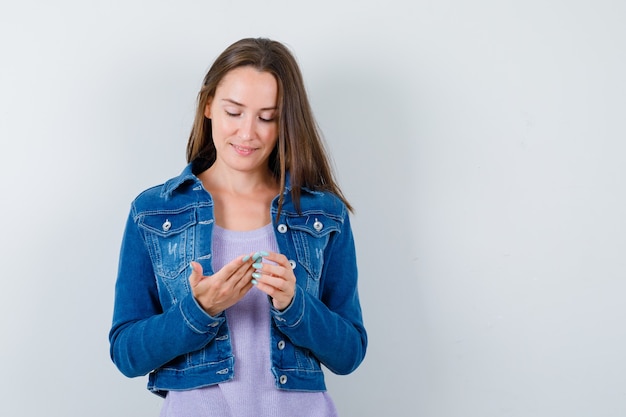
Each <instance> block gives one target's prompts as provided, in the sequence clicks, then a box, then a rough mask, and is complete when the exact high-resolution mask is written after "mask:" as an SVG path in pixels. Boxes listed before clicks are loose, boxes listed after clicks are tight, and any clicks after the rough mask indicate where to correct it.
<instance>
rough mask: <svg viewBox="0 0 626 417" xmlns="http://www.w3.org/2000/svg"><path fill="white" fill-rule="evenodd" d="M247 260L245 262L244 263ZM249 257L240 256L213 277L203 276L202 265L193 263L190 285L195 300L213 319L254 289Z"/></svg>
mask: <svg viewBox="0 0 626 417" xmlns="http://www.w3.org/2000/svg"><path fill="white" fill-rule="evenodd" d="M244 259H245V261H244ZM253 263H254V260H252V259H251V258H250V257H249V256H246V257H244V256H240V257H238V258H236V259H234V260H232V261H231V262H229V263H228V264H226V265H224V267H223V268H222V269H220V270H219V271H218V272H216V273H215V274H213V275H211V276H204V275H203V274H202V265H200V264H199V263H198V262H193V261H192V262H191V268H192V272H191V275H190V276H189V284H191V291H192V293H193V296H194V298H195V299H196V301H198V303H199V304H200V306H201V307H202V308H203V309H204V311H206V312H207V314H209V315H211V316H212V317H215V316H217V315H218V314H220V313H221V312H222V311H224V310H226V309H227V308H228V307H230V306H232V305H234V304H236V303H237V302H238V301H239V300H241V299H242V298H243V296H244V295H246V293H247V292H248V291H250V288H252V282H251V274H252V272H254V268H253V267H252V264H253Z"/></svg>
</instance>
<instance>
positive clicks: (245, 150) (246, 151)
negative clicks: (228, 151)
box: [231, 143, 258, 156]
mask: <svg viewBox="0 0 626 417" xmlns="http://www.w3.org/2000/svg"><path fill="white" fill-rule="evenodd" d="M231 145H232V147H233V149H234V150H235V152H237V153H238V154H239V155H243V156H247V155H250V154H252V153H253V152H254V151H256V150H257V149H258V148H252V147H250V146H241V145H235V144H234V143H231Z"/></svg>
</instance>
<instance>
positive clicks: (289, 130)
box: [187, 38, 352, 213]
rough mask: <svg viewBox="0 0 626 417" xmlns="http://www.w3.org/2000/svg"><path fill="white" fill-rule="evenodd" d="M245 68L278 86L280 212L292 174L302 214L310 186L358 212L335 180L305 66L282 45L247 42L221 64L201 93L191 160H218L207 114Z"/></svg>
mask: <svg viewBox="0 0 626 417" xmlns="http://www.w3.org/2000/svg"><path fill="white" fill-rule="evenodd" d="M243 66H251V67H253V68H255V69H257V70H259V71H265V72H269V73H270V74H272V75H273V76H274V78H276V82H277V84H278V141H277V143H276V148H275V149H274V151H273V152H272V154H271V155H270V158H269V169H270V171H271V172H272V174H273V175H274V178H276V180H277V181H278V183H279V185H280V190H281V192H280V200H279V210H278V212H279V213H280V210H281V208H282V204H283V194H284V190H285V180H286V174H287V172H289V174H290V176H291V196H292V199H293V202H294V205H295V207H296V210H298V211H300V194H301V189H302V187H306V188H309V189H311V190H317V191H330V192H332V193H334V194H335V195H336V196H337V197H339V198H340V199H341V200H342V201H343V203H344V204H345V205H346V207H347V208H348V209H349V210H350V211H352V206H351V205H350V204H349V203H348V201H347V199H346V198H345V196H344V195H343V193H342V192H341V190H340V188H339V186H338V185H337V182H336V181H335V178H334V174H333V171H332V168H331V164H330V159H329V157H328V153H327V151H326V149H325V147H324V144H323V142H322V138H321V135H320V131H319V128H318V126H317V124H316V122H315V119H314V117H313V112H312V111H311V106H310V104H309V100H308V97H307V94H306V90H305V87H304V82H303V79H302V74H301V72H300V68H299V67H298V64H297V62H296V60H295V58H294V56H293V55H292V54H291V52H290V51H289V50H288V49H287V48H286V47H285V46H284V45H283V44H281V43H280V42H277V41H273V40H270V39H265V38H245V39H241V40H239V41H237V42H235V43H234V44H232V45H230V46H229V47H228V48H226V50H224V52H222V54H221V55H220V56H219V57H218V58H217V59H216V60H215V62H214V63H213V65H212V66H211V68H210V69H209V72H208V73H207V74H206V76H205V77H204V81H203V83H202V88H201V89H200V92H199V93H198V107H197V110H196V116H195V119H194V123H193V127H192V129H191V134H190V136H189V142H188V143H187V162H191V161H194V160H195V159H197V158H203V159H206V160H207V164H208V166H210V165H212V164H213V163H214V162H215V158H216V150H215V145H214V143H213V137H212V133H211V120H210V119H208V118H206V117H205V115H204V110H205V107H206V105H207V103H208V102H209V101H210V100H211V99H212V98H213V97H214V96H215V90H216V89H217V86H218V85H219V83H220V81H221V80H222V78H224V76H225V75H226V74H227V73H228V72H229V71H231V70H233V69H235V68H238V67H243Z"/></svg>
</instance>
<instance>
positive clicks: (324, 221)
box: [286, 213, 341, 237]
mask: <svg viewBox="0 0 626 417" xmlns="http://www.w3.org/2000/svg"><path fill="white" fill-rule="evenodd" d="M286 220H287V225H288V226H289V228H290V229H292V230H298V231H302V232H307V233H308V234H310V235H311V236H313V237H323V236H326V235H327V234H329V233H331V232H337V231H339V230H341V223H340V222H339V221H338V220H337V219H334V218H332V217H329V216H327V215H325V214H321V213H319V214H310V215H307V214H305V215H303V216H297V217H287V219H286Z"/></svg>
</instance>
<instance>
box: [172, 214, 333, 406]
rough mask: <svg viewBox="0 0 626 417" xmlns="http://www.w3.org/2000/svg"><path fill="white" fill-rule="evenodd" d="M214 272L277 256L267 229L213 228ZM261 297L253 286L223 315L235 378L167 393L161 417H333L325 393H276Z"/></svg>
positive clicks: (270, 230) (265, 307) (266, 314)
mask: <svg viewBox="0 0 626 417" xmlns="http://www.w3.org/2000/svg"><path fill="white" fill-rule="evenodd" d="M212 245H213V248H212V253H213V259H212V263H213V270H214V271H218V270H220V269H221V268H222V267H223V266H224V265H226V264H227V263H228V262H230V261H231V260H233V259H234V258H236V257H238V256H241V255H244V254H250V253H253V252H257V251H262V250H264V251H273V252H278V245H277V243H276V238H275V236H274V231H273V228H272V225H271V224H269V225H267V226H265V227H262V228H260V229H256V230H251V231H245V232H236V231H232V230H226V229H223V228H221V227H219V226H217V225H216V226H214V230H213V238H212ZM269 302H270V301H269V299H268V297H267V295H266V294H264V293H263V292H261V291H259V290H258V289H257V288H256V287H253V288H252V289H251V290H250V291H249V292H248V293H247V294H246V295H245V296H244V297H243V299H241V300H240V301H239V302H238V303H237V304H235V305H234V306H232V307H230V308H228V309H227V310H226V318H227V320H228V327H229V330H230V338H231V343H232V346H233V353H234V356H235V372H234V379H233V380H231V381H228V382H224V383H221V384H217V385H211V386H208V387H204V388H198V389H194V390H189V391H169V392H168V393H167V397H166V398H165V401H164V403H163V408H162V409H161V417H214V416H215V417H260V416H261V417H271V416H277V417H284V416H299V417H336V416H337V411H336V409H335V405H334V404H333V401H332V399H331V398H330V396H329V395H328V394H327V393H326V392H299V391H284V390H279V389H277V388H276V386H275V382H274V377H273V375H272V371H271V361H270V335H269V329H270V312H269V307H270V305H269Z"/></svg>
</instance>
